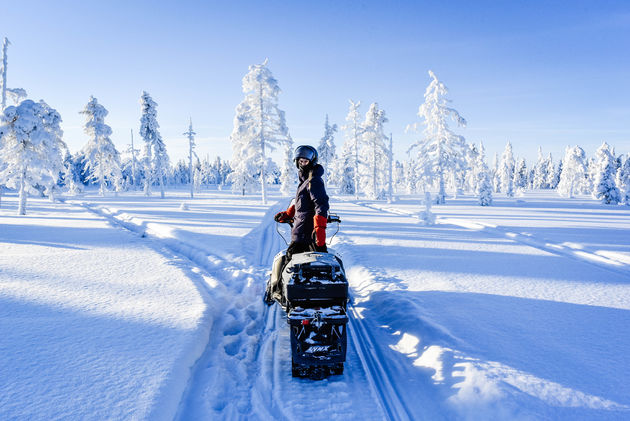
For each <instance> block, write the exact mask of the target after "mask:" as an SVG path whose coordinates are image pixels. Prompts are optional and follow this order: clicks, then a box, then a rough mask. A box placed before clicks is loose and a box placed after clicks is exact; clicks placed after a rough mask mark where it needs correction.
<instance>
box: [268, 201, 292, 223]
mask: <svg viewBox="0 0 630 421" xmlns="http://www.w3.org/2000/svg"><path fill="white" fill-rule="evenodd" d="M294 215H295V206H293V205H291V206H289V209H287V210H286V211H284V212H278V213H277V214H276V216H274V217H273V219H274V220H275V221H276V222H280V223H281V224H284V223H286V222H289V221H291V220H292V219H293V216H294Z"/></svg>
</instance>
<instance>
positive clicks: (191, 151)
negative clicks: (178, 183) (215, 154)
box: [184, 118, 199, 198]
mask: <svg viewBox="0 0 630 421" xmlns="http://www.w3.org/2000/svg"><path fill="white" fill-rule="evenodd" d="M196 134H197V133H195V132H194V131H193V126H192V118H191V119H190V121H189V124H188V131H187V132H185V133H184V136H186V137H187V138H188V169H189V171H190V176H189V180H190V197H191V198H193V197H194V191H195V182H194V180H195V174H194V171H195V169H194V168H193V156H195V157H196V156H197V154H196V153H195V135H196ZM197 160H199V158H197Z"/></svg>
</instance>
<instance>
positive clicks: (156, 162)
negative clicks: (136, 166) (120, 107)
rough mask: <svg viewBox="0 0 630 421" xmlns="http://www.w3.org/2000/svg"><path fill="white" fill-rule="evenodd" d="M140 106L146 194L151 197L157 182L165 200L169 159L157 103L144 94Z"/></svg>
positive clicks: (161, 195)
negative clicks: (153, 186) (152, 187)
mask: <svg viewBox="0 0 630 421" xmlns="http://www.w3.org/2000/svg"><path fill="white" fill-rule="evenodd" d="M140 104H141V109H142V116H141V117H140V137H142V139H143V140H144V157H143V161H144V172H145V180H144V194H145V195H146V196H150V195H151V183H153V181H157V182H158V183H159V184H160V197H161V198H164V178H165V177H166V174H167V171H168V168H169V158H168V154H167V153H166V145H165V144H164V141H163V140H162V135H161V134H160V131H159V128H160V125H159V124H158V122H157V109H156V108H157V103H156V102H155V101H153V99H152V98H151V96H150V95H149V94H148V93H147V92H142V97H141V98H140Z"/></svg>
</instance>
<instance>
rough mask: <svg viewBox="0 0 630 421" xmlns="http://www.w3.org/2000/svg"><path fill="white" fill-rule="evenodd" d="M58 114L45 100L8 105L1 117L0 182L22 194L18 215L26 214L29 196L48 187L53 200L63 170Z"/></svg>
mask: <svg viewBox="0 0 630 421" xmlns="http://www.w3.org/2000/svg"><path fill="white" fill-rule="evenodd" d="M60 123H61V117H60V116H59V113H58V112H57V111H56V110H54V109H53V108H51V107H50V106H48V104H46V103H45V102H44V101H39V102H37V103H36V102H33V101H31V100H28V99H27V100H24V101H22V102H21V103H20V104H19V105H17V106H9V107H7V108H5V109H4V111H3V112H2V114H1V115H0V146H1V149H0V162H4V163H5V165H6V166H5V168H4V169H3V170H2V171H0V181H1V182H3V183H5V184H6V185H7V186H8V187H11V188H15V189H17V190H18V194H19V204H18V215H26V200H27V194H28V193H29V192H31V193H39V191H38V190H36V189H35V186H36V185H40V186H45V187H46V190H47V191H48V194H49V197H50V198H51V200H52V199H53V196H52V194H53V189H54V186H55V185H56V183H57V180H58V178H59V174H60V173H61V172H62V171H63V170H64V164H63V151H65V150H66V149H67V147H66V145H65V143H64V142H63V140H61V137H62V135H63V131H62V130H61V127H60Z"/></svg>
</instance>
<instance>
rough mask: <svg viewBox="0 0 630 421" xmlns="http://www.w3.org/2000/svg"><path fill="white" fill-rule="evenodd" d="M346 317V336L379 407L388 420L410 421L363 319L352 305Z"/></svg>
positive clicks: (349, 306)
mask: <svg viewBox="0 0 630 421" xmlns="http://www.w3.org/2000/svg"><path fill="white" fill-rule="evenodd" d="M348 310H349V311H348V316H350V329H348V335H349V336H350V339H351V340H350V342H351V344H352V346H354V347H355V348H356V350H357V353H358V354H359V358H360V359H361V364H362V365H363V367H364V368H365V372H366V373H367V374H368V379H369V381H370V385H371V386H372V390H373V391H374V393H375V395H376V396H377V397H378V400H379V403H380V404H381V407H382V408H383V410H384V411H385V412H386V414H387V416H388V418H389V419H390V420H412V419H413V417H412V416H411V414H410V412H409V410H408V409H407V407H406V406H405V404H404V402H403V401H402V400H401V399H400V396H401V394H400V392H399V391H398V390H396V387H395V385H394V383H392V382H391V380H390V379H389V375H388V374H387V370H386V369H385V368H384V367H383V365H382V364H381V362H380V361H385V358H383V355H382V353H381V352H380V351H379V349H378V347H377V346H375V342H374V340H373V338H372V337H371V335H370V333H369V331H368V330H367V329H366V327H365V325H364V323H363V319H362V318H361V316H360V314H359V313H358V312H357V309H356V308H355V307H354V305H352V304H349V305H348Z"/></svg>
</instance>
